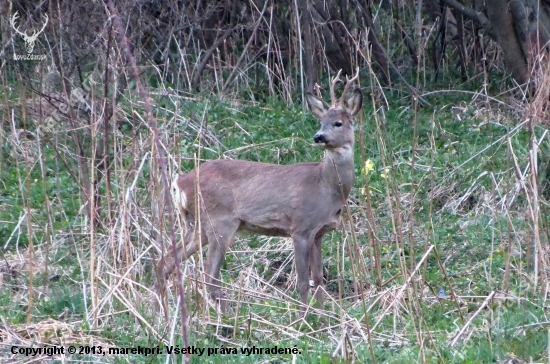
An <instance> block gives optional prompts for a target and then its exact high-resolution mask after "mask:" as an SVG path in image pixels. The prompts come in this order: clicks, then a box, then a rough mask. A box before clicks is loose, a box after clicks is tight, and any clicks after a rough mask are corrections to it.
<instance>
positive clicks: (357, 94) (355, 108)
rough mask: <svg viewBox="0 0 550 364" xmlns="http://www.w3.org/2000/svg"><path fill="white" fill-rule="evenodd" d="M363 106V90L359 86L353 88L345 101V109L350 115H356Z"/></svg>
mask: <svg viewBox="0 0 550 364" xmlns="http://www.w3.org/2000/svg"><path fill="white" fill-rule="evenodd" d="M362 106H363V92H362V91H361V89H360V88H356V89H355V90H353V92H352V94H351V95H350V97H349V98H348V101H347V109H348V112H349V113H350V115H351V116H355V115H357V113H359V111H360V110H361V107H362Z"/></svg>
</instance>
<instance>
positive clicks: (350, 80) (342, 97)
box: [331, 67, 359, 107]
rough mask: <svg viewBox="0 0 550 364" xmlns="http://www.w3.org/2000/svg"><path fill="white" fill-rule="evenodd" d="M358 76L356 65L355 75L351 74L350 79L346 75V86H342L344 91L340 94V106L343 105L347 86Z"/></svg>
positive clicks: (347, 89)
mask: <svg viewBox="0 0 550 364" xmlns="http://www.w3.org/2000/svg"><path fill="white" fill-rule="evenodd" d="M358 78H359V67H357V71H355V76H353V78H352V79H349V78H348V76H346V80H347V82H346V86H345V87H344V92H342V96H340V106H342V107H344V105H345V103H346V96H347V94H348V91H349V88H350V86H351V85H352V84H353V82H354V81H355V80H357V79H358ZM331 96H332V95H331Z"/></svg>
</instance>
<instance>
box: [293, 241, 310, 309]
mask: <svg viewBox="0 0 550 364" xmlns="http://www.w3.org/2000/svg"><path fill="white" fill-rule="evenodd" d="M292 241H293V243H294V261H295V264H296V275H297V278H296V286H297V288H298V292H299V293H300V301H302V303H303V306H302V308H301V311H302V315H303V314H304V311H305V306H306V304H307V294H308V291H309V253H310V249H311V247H310V245H311V244H310V243H309V241H308V239H306V238H303V237H301V236H293V237H292Z"/></svg>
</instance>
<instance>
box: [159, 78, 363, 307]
mask: <svg viewBox="0 0 550 364" xmlns="http://www.w3.org/2000/svg"><path fill="white" fill-rule="evenodd" d="M340 72H341V71H340ZM340 72H338V75H337V76H336V77H335V78H334V79H333V80H332V81H331V84H330V96H331V102H332V105H331V106H329V105H327V104H326V103H325V102H324V101H323V100H322V99H320V98H318V97H316V96H314V95H313V94H308V95H307V101H308V104H309V107H310V109H311V112H312V113H313V115H314V116H315V117H316V118H318V119H319V121H320V124H321V128H320V129H319V131H318V132H317V133H316V134H315V136H314V138H313V140H314V141H315V143H319V144H323V146H324V148H325V157H324V159H323V161H322V162H319V163H300V164H292V165H277V164H267V163H259V162H250V161H240V160H214V161H208V162H206V163H204V164H203V165H201V166H200V167H199V168H198V170H193V171H191V172H189V173H187V174H183V175H178V176H176V178H175V179H174V182H173V184H172V196H173V198H174V202H175V205H176V208H177V209H178V210H179V211H180V213H181V216H183V221H184V222H185V228H186V233H185V236H184V239H183V241H184V246H185V248H183V246H182V245H179V246H178V252H177V254H176V257H175V259H174V262H170V263H168V264H167V265H166V269H165V272H166V273H171V272H172V271H173V270H174V268H175V266H174V264H179V262H180V261H181V258H182V255H183V257H184V258H188V257H189V256H191V255H192V254H194V253H195V252H196V251H197V250H198V246H199V245H198V242H197V241H196V239H195V235H198V234H195V229H196V228H197V226H196V221H197V218H196V217H195V216H196V215H197V214H199V216H200V221H201V229H200V230H201V234H200V235H201V236H200V242H201V243H202V244H209V247H208V254H207V264H206V272H205V273H206V284H207V286H208V289H209V291H210V296H211V297H212V299H213V300H214V301H215V302H216V301H217V300H219V303H220V307H221V309H222V311H225V310H226V308H225V302H224V300H223V299H222V293H221V288H220V281H219V275H220V266H221V264H222V260H223V258H224V255H225V253H226V251H227V249H228V248H229V246H230V245H231V243H232V240H233V237H234V235H235V233H236V232H237V231H239V230H246V231H251V232H254V233H258V234H263V235H270V236H282V237H291V238H292V240H293V243H294V259H295V262H296V273H297V276H298V277H297V288H298V291H299V293H300V298H301V302H302V303H303V304H304V305H303V307H302V312H303V310H304V308H305V305H306V304H307V296H308V289H309V275H310V270H311V275H312V278H313V283H314V287H315V289H316V294H315V298H316V300H317V305H318V306H319V307H322V306H323V301H324V297H323V291H322V289H320V288H319V286H320V285H321V284H322V281H323V266H322V261H321V243H322V239H323V236H324V235H325V234H326V233H327V232H329V231H332V230H334V229H335V228H336V227H338V225H339V224H340V219H341V216H342V210H343V208H344V203H345V202H346V200H347V198H348V195H349V193H350V190H351V187H352V185H353V180H354V169H355V168H354V162H353V144H354V135H353V117H354V116H355V115H357V113H358V112H359V111H360V110H361V106H362V102H363V94H362V92H361V90H360V89H359V88H357V89H355V90H354V91H353V92H352V93H351V96H350V97H349V98H347V97H346V96H347V93H348V90H349V88H350V86H351V85H352V84H353V82H354V81H355V80H356V79H357V78H358V76H359V70H357V74H356V75H355V77H353V78H352V79H350V80H348V81H347V83H346V85H345V87H344V91H343V93H342V95H341V98H340V99H339V100H337V99H336V97H335V94H334V86H335V85H336V84H337V83H338V82H339V81H340V78H339V77H340ZM197 176H198V182H197V181H196V178H197ZM197 203H198V206H197ZM197 238H198V236H197Z"/></svg>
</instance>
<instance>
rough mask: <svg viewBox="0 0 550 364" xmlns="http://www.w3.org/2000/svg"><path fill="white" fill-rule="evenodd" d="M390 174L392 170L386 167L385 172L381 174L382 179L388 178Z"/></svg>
mask: <svg viewBox="0 0 550 364" xmlns="http://www.w3.org/2000/svg"><path fill="white" fill-rule="evenodd" d="M388 173H390V169H389V168H388V167H386V168H384V172H382V173H380V177H382V178H388Z"/></svg>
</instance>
